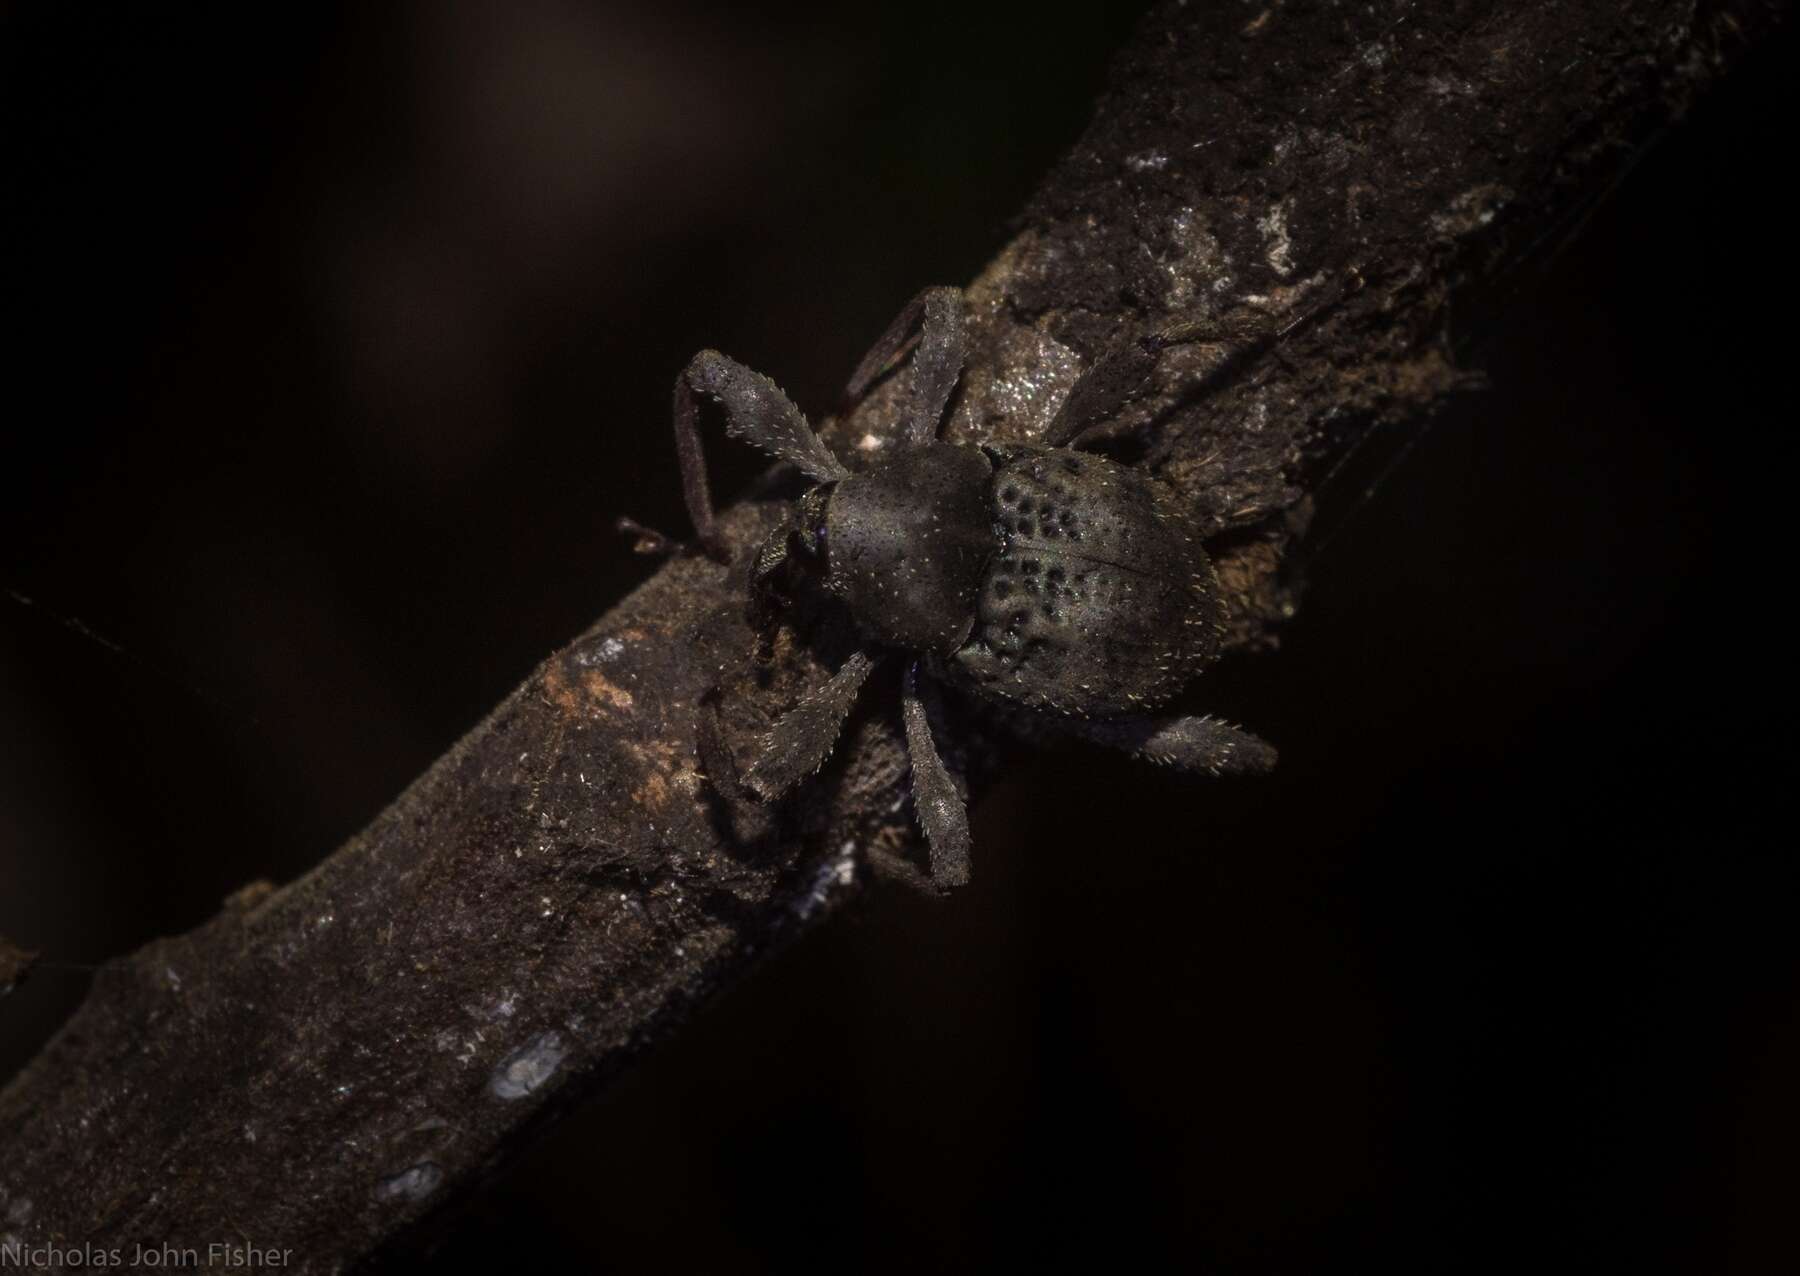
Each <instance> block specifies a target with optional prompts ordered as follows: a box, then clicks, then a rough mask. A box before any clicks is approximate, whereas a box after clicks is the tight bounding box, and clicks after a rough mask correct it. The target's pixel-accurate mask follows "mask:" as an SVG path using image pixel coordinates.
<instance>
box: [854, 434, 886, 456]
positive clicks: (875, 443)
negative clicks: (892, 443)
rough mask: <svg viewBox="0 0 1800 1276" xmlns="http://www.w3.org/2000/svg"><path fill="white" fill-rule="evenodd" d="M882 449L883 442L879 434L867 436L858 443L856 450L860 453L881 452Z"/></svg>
mask: <svg viewBox="0 0 1800 1276" xmlns="http://www.w3.org/2000/svg"><path fill="white" fill-rule="evenodd" d="M881 447H882V440H881V436H880V435H878V434H865V435H863V436H862V437H861V438H860V439H858V440H857V441H856V449H857V451H859V452H879V451H881Z"/></svg>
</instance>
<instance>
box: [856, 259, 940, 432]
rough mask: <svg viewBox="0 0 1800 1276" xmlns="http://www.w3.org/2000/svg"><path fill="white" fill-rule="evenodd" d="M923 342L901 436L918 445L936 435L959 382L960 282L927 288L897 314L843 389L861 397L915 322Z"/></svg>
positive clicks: (915, 362) (915, 356)
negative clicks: (951, 394) (954, 286)
mask: <svg viewBox="0 0 1800 1276" xmlns="http://www.w3.org/2000/svg"><path fill="white" fill-rule="evenodd" d="M915 327H916V328H918V329H919V347H918V349H916V350H914V351H913V386H912V406H911V408H910V411H909V413H908V416H907V419H906V422H905V425H904V431H903V437H904V438H905V440H906V442H908V443H910V444H912V445H914V446H919V445H922V444H926V443H930V442H931V441H932V440H934V439H936V438H937V432H938V424H939V422H940V421H941V420H942V419H943V416H944V405H945V404H946V403H948V402H950V392H951V391H952V390H954V389H955V388H956V378H957V377H958V376H960V375H961V374H962V365H963V347H964V339H963V308H962V292H961V290H960V289H956V288H941V287H940V288H927V289H925V291H924V292H921V293H920V294H919V295H918V296H916V297H914V298H913V299H912V300H911V301H909V302H907V303H906V308H905V309H904V310H902V311H901V312H900V313H899V314H898V315H896V316H895V317H894V322H892V323H890V324H889V325H888V327H887V331H886V332H884V333H882V334H881V336H880V337H879V338H878V339H877V340H876V342H875V344H874V345H873V346H872V347H870V349H869V353H868V354H866V355H864V356H863V361H862V362H861V363H859V364H857V365H856V371H855V372H854V373H852V374H851V376H850V384H849V385H848V386H846V387H845V389H844V400H845V402H846V403H854V402H855V401H856V400H857V399H860V398H862V396H863V394H864V392H865V391H867V390H868V388H869V386H870V385H872V384H873V383H874V381H875V378H876V377H878V376H880V375H881V374H882V372H884V371H885V370H886V369H887V366H888V364H890V363H891V362H893V360H894V357H895V356H896V355H898V354H899V353H900V351H901V350H902V349H903V348H904V347H905V346H906V343H907V340H908V339H909V338H910V337H911V336H912V333H913V329H914V328H915Z"/></svg>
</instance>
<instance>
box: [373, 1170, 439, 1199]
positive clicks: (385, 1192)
mask: <svg viewBox="0 0 1800 1276" xmlns="http://www.w3.org/2000/svg"><path fill="white" fill-rule="evenodd" d="M443 1181H444V1171H443V1169H442V1167H440V1166H439V1165H437V1164H436V1163H435V1162H432V1161H425V1162H422V1163H420V1164H418V1165H415V1166H413V1167H412V1168H410V1169H405V1170H401V1171H400V1173H398V1174H394V1175H390V1176H389V1177H387V1178H384V1179H382V1180H381V1182H379V1183H377V1184H376V1185H375V1199H376V1200H378V1201H422V1200H424V1199H425V1198H426V1197H427V1196H430V1195H431V1194H432V1193H433V1192H435V1191H437V1188H438V1184H440V1183H442V1182H443Z"/></svg>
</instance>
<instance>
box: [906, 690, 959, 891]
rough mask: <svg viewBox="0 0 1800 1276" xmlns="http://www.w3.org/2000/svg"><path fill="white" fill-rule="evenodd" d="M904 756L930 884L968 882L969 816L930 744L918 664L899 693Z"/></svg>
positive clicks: (943, 887) (953, 884) (947, 885)
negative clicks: (909, 761) (925, 844)
mask: <svg viewBox="0 0 1800 1276" xmlns="http://www.w3.org/2000/svg"><path fill="white" fill-rule="evenodd" d="M900 703H901V715H902V717H904V718H905V720H906V752H907V756H909V757H910V758H911V759H912V791H913V809H914V810H915V811H916V812H918V816H919V824H920V825H921V826H922V827H923V828H924V830H925V837H926V840H927V841H929V842H930V843H931V880H932V882H933V883H934V884H935V885H936V886H937V887H938V889H939V890H945V889H948V888H949V887H952V886H962V885H964V884H965V883H967V882H968V880H969V810H968V807H967V806H965V805H964V803H963V800H962V795H961V794H960V793H958V792H957V791H956V783H955V781H953V780H952V779H951V778H950V772H948V771H947V770H945V769H944V761H943V759H942V758H940V757H938V751H937V745H936V743H935V742H934V741H933V740H932V738H931V719H930V717H929V716H928V715H927V714H926V712H925V701H924V700H923V699H921V698H920V696H919V662H918V661H916V660H915V661H913V662H912V663H911V664H909V665H907V666H906V674H905V677H904V680H903V681H902V683H901V688H900Z"/></svg>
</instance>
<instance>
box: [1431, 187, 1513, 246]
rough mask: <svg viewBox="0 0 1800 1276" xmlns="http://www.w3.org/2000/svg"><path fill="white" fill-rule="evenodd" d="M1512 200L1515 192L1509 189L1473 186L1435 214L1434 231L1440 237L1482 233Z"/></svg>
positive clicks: (1432, 218)
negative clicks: (1483, 228)
mask: <svg viewBox="0 0 1800 1276" xmlns="http://www.w3.org/2000/svg"><path fill="white" fill-rule="evenodd" d="M1511 198H1512V191H1511V190H1509V189H1508V188H1507V187H1505V186H1500V185H1496V184H1493V183H1488V184H1485V185H1481V186H1476V187H1473V188H1472V189H1470V190H1466V191H1464V192H1463V193H1462V194H1460V195H1458V196H1457V197H1456V198H1455V199H1453V200H1451V201H1450V206H1449V207H1448V208H1446V209H1444V211H1442V212H1440V213H1433V214H1432V217H1431V228H1432V229H1433V230H1435V231H1437V232H1438V234H1440V235H1466V234H1468V233H1469V232H1470V231H1474V230H1480V229H1481V228H1482V227H1483V226H1486V225H1487V224H1488V223H1489V222H1491V221H1493V220H1494V214H1495V213H1497V212H1499V211H1500V209H1501V208H1502V207H1504V206H1505V204H1506V202H1507V201H1508V200H1510V199H1511Z"/></svg>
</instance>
